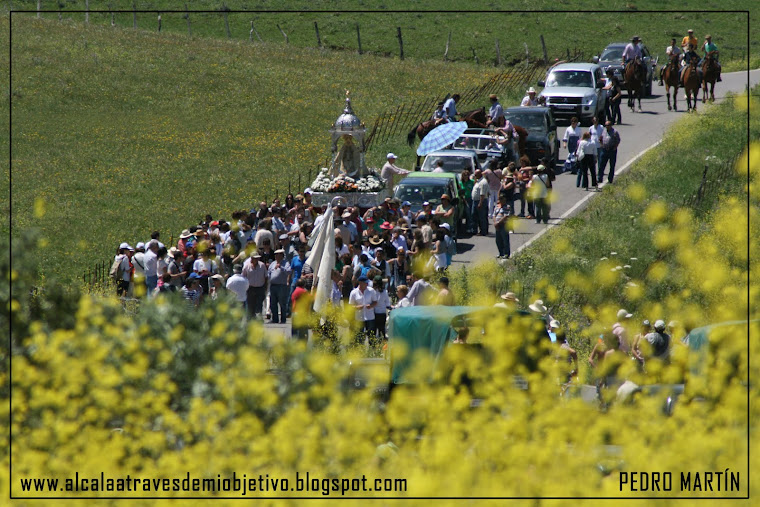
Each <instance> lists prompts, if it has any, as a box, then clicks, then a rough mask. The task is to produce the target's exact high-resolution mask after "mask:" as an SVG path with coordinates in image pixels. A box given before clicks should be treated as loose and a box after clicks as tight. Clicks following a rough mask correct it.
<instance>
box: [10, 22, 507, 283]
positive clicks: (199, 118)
mask: <svg viewBox="0 0 760 507" xmlns="http://www.w3.org/2000/svg"><path fill="white" fill-rule="evenodd" d="M7 20H8V18H7V17H6V18H3V22H4V24H5V29H4V30H3V33H7ZM13 24H14V26H13V38H14V46H13V142H14V145H13V188H12V190H13V206H14V208H13V210H14V216H13V219H14V227H17V228H24V227H27V226H29V225H31V224H32V223H35V222H36V223H38V225H39V226H40V227H42V229H43V231H44V233H45V235H46V236H47V238H48V240H49V241H50V247H49V248H47V249H46V250H45V252H44V253H43V254H42V259H41V261H42V266H43V270H44V273H45V274H46V275H51V274H57V275H62V276H64V277H70V276H78V275H79V274H80V273H81V272H82V271H83V269H84V268H85V267H89V266H90V265H91V264H92V263H93V262H94V261H97V260H102V259H107V258H108V257H109V255H110V254H111V253H112V251H113V249H114V248H115V247H116V245H117V244H118V243H119V242H120V241H129V242H132V243H134V242H137V241H139V240H144V239H145V237H146V235H147V234H149V233H150V231H151V230H153V229H158V230H160V231H161V232H162V234H163V235H164V237H166V239H168V238H169V236H170V234H174V235H175V239H176V235H177V233H178V232H179V231H180V230H181V229H183V228H184V227H186V226H187V225H188V224H190V223H193V222H194V221H195V220H198V219H199V218H201V217H203V216H204V215H205V214H206V213H211V214H212V215H215V216H219V215H220V214H221V215H224V216H228V215H229V213H230V212H231V211H232V210H233V209H239V208H241V207H250V206H252V205H253V204H254V202H258V200H260V199H262V198H264V197H266V196H269V197H270V198H271V197H272V195H273V193H274V189H275V188H276V187H277V188H278V189H279V191H280V193H283V190H284V189H285V187H286V185H287V183H286V181H287V178H288V177H292V178H293V179H294V180H295V179H296V177H295V175H297V174H298V173H300V174H302V175H303V181H304V186H305V184H306V175H307V171H308V170H309V169H311V170H312V171H314V168H315V167H316V166H317V164H318V163H320V162H322V161H324V159H325V157H327V156H328V155H329V153H330V151H329V150H330V148H329V134H328V132H327V129H328V128H329V127H330V125H331V123H332V122H333V121H334V120H335V118H336V117H337V116H338V115H339V114H340V112H341V110H342V108H343V100H344V93H345V89H349V90H351V92H352V98H353V104H354V108H355V111H356V112H357V114H358V115H359V116H360V117H361V118H362V119H364V120H365V121H367V122H368V123H369V121H370V120H371V119H372V118H373V117H374V116H375V115H377V114H379V113H380V112H381V111H384V110H385V109H386V108H388V107H389V106H390V105H391V104H397V103H399V102H405V101H410V100H413V99H415V98H423V97H429V96H431V95H435V94H445V93H446V92H448V91H449V90H453V89H459V88H461V87H464V86H465V85H466V86H472V85H473V84H477V83H480V82H482V81H484V80H485V79H486V78H487V74H486V71H488V69H486V68H485V67H483V68H481V70H480V71H477V70H475V69H474V68H472V67H469V66H462V65H460V66H456V67H446V66H445V65H444V64H443V63H434V64H430V65H426V66H422V65H420V63H419V62H416V63H413V62H403V63H400V62H398V61H392V60H389V59H385V58H359V57H358V56H355V55H350V54H340V53H333V52H325V53H322V52H319V51H316V50H312V49H299V48H293V47H291V48H284V47H281V46H278V45H270V44H254V45H250V44H248V43H241V42H239V41H223V40H211V39H203V40H195V39H188V38H187V37H185V36H182V35H180V34H160V35H156V34H149V33H145V32H134V31H132V30H121V29H117V30H113V29H111V28H110V27H108V28H106V27H101V26H91V27H89V28H87V27H86V26H85V25H83V24H74V23H71V22H66V23H58V22H57V21H50V20H36V19H34V18H32V17H21V16H19V17H14V20H13ZM491 72H492V71H491ZM402 137H403V136H400V137H399V139H401V138H402ZM400 144H401V143H400V142H399V145H394V146H378V151H375V152H374V156H373V157H374V158H373V157H370V160H369V162H370V164H371V165H377V164H379V163H380V162H381V161H382V159H383V158H384V154H385V151H382V150H387V149H394V150H395V149H396V148H402V146H400ZM407 152H408V149H407ZM404 153H405V152H403V151H402V156H404ZM402 162H406V163H407V164H409V163H411V159H410V157H408V158H407V159H406V160H405V159H404V158H402ZM293 190H296V189H295V188H294V189H293ZM283 197H284V195H283ZM37 198H39V199H42V200H43V201H44V202H45V208H46V213H45V215H44V217H43V218H41V219H39V220H36V219H35V218H34V214H33V208H34V206H33V204H34V202H35V199H37Z"/></svg>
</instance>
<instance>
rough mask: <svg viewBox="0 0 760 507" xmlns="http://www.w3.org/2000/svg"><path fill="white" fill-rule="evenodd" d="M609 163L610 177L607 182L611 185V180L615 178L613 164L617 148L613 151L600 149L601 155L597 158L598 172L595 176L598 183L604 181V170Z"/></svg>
mask: <svg viewBox="0 0 760 507" xmlns="http://www.w3.org/2000/svg"><path fill="white" fill-rule="evenodd" d="M608 161H609V163H610V176H609V179H608V180H607V181H608V182H609V183H612V180H613V178H615V162H617V148H615V149H614V150H605V149H604V148H602V155H601V156H600V157H599V171H598V174H597V175H596V179H597V180H598V181H599V183H601V182H602V180H603V179H604V168H605V167H606V166H607V162H608Z"/></svg>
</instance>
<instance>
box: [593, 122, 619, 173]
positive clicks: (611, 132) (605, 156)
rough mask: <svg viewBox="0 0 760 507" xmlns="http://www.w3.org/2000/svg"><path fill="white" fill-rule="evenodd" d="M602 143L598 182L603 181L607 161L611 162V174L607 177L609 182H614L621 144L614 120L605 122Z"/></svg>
mask: <svg viewBox="0 0 760 507" xmlns="http://www.w3.org/2000/svg"><path fill="white" fill-rule="evenodd" d="M600 141H601V143H602V154H601V156H600V157H599V174H597V176H596V179H597V182H599V183H601V182H602V180H603V179H604V168H605V166H606V165H607V162H609V163H610V175H609V178H608V179H607V182H608V183H612V180H613V179H614V178H615V163H616V162H617V150H618V146H619V145H620V134H618V131H617V130H615V129H614V128H612V122H611V121H609V120H607V121H606V122H605V123H604V132H602V137H601V139H600Z"/></svg>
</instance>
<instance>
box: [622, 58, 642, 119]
mask: <svg viewBox="0 0 760 507" xmlns="http://www.w3.org/2000/svg"><path fill="white" fill-rule="evenodd" d="M624 78H625V87H626V88H627V89H628V107H630V108H631V112H632V113H633V112H634V109H633V106H634V102H635V101H636V100H638V101H639V112H641V96H642V95H644V82H645V81H646V69H644V66H643V65H641V64H640V63H635V62H634V61H630V62H628V63H627V64H626V66H625V75H624Z"/></svg>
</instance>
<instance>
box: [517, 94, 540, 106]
mask: <svg viewBox="0 0 760 507" xmlns="http://www.w3.org/2000/svg"><path fill="white" fill-rule="evenodd" d="M520 105H521V106H522V107H525V106H537V105H538V97H537V96H536V97H533V98H532V99H531V98H530V95H526V96H525V97H523V99H522V102H520Z"/></svg>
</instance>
